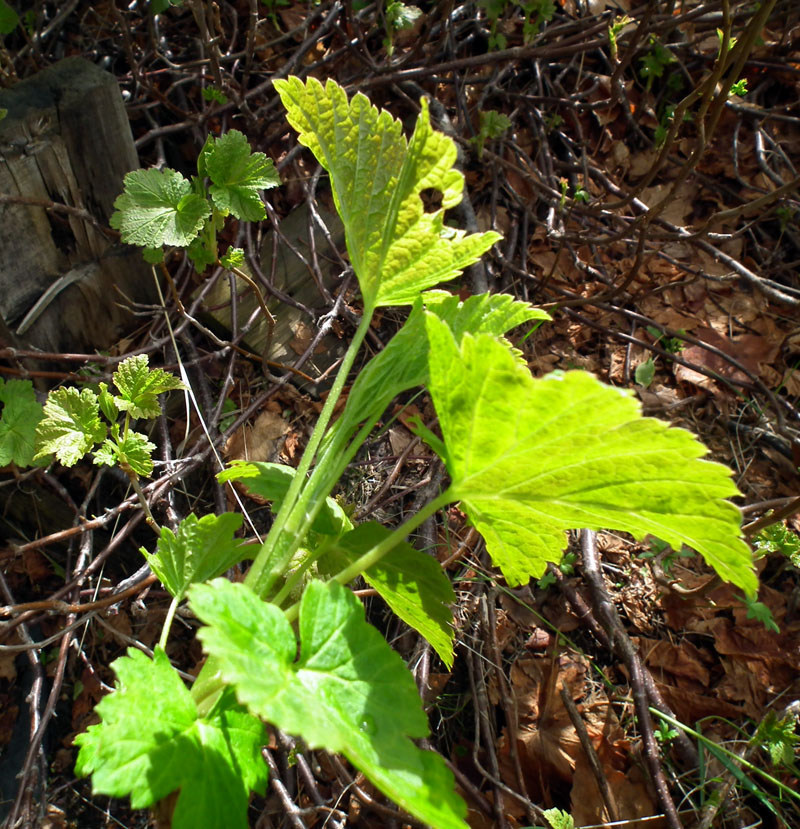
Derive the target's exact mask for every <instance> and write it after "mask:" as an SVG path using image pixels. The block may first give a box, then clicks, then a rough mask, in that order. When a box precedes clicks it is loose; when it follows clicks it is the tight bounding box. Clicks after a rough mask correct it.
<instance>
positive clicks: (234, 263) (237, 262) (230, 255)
mask: <svg viewBox="0 0 800 829" xmlns="http://www.w3.org/2000/svg"><path fill="white" fill-rule="evenodd" d="M219 261H220V262H221V263H222V267H224V268H227V269H228V270H233V268H241V267H242V265H244V251H243V250H242V249H241V248H229V249H228V252H227V253H226V254H225V255H224V256H222V257H220V260H219Z"/></svg>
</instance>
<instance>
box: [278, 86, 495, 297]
mask: <svg viewBox="0 0 800 829" xmlns="http://www.w3.org/2000/svg"><path fill="white" fill-rule="evenodd" d="M275 88H276V90H277V91H278V93H279V94H280V96H281V100H282V101H283V105H284V106H285V107H286V112H287V118H288V120H289V123H290V124H291V125H292V126H293V127H294V128H295V129H296V130H297V131H298V132H299V133H300V138H299V140H300V143H302V144H304V145H305V146H307V147H308V148H309V149H310V150H311V151H312V152H313V153H314V155H315V156H316V157H317V160H318V161H319V163H320V164H321V165H322V166H323V167H324V168H325V169H326V170H327V171H328V172H329V173H330V177H331V186H332V188H333V197H334V200H335V202H336V208H337V210H338V212H339V215H340V216H341V218H342V223H343V224H344V229H345V236H346V240H347V250H348V252H349V254H350V261H351V262H352V265H353V270H354V271H355V273H356V276H357V277H358V281H359V285H360V287H361V293H362V295H363V297H364V304H365V306H366V308H367V309H368V311H370V312H371V311H372V310H373V309H374V308H376V307H378V306H383V305H409V304H411V303H413V302H414V300H415V299H416V297H417V295H418V294H419V292H420V291H422V290H424V289H425V288H430V287H432V286H434V285H437V284H438V283H439V282H442V281H445V280H448V279H453V278H454V277H456V276H458V274H459V273H460V272H461V271H462V270H463V269H464V268H465V267H467V266H468V265H470V264H472V263H473V262H475V261H477V260H478V259H479V258H480V256H481V255H482V254H483V253H485V252H486V251H487V250H488V249H489V248H490V247H491V246H492V245H493V244H494V243H495V242H496V241H497V240H498V239H499V238H500V237H499V235H498V234H496V233H494V232H488V233H479V234H472V235H467V234H465V232H464V231H460V230H454V229H452V228H449V227H446V226H445V225H444V222H443V218H444V211H445V210H446V209H447V208H450V207H453V206H454V205H456V204H458V202H459V201H461V193H462V190H463V186H464V177H463V176H462V175H461V173H460V172H458V170H455V169H454V168H453V164H454V163H455V160H456V147H455V144H454V143H453V141H452V140H451V139H450V138H448V137H447V136H445V135H443V134H442V133H439V132H436V131H435V130H433V129H432V128H431V124H430V117H429V114H428V105H427V102H426V101H424V100H423V101H422V111H421V113H420V115H419V118H418V119H417V124H416V128H415V130H414V134H413V136H412V137H411V140H410V141H406V138H405V136H404V135H403V132H402V128H401V125H400V122H399V121H396V120H394V119H393V118H392V116H391V115H390V114H389V113H388V112H386V111H385V110H384V111H379V110H378V109H377V108H376V107H374V106H372V104H370V102H369V100H368V99H367V98H366V97H365V96H364V95H362V94H360V93H359V94H357V95H355V96H353V98H352V99H350V100H349V101H348V99H347V95H346V93H345V91H344V90H343V89H342V87H340V86H339V85H338V84H337V83H335V82H334V81H332V80H328V82H327V84H326V85H325V86H324V87H323V86H322V84H321V83H320V82H319V81H317V80H315V79H314V78H310V79H309V80H308V81H307V82H306V83H303V81H301V80H300V79H299V78H294V77H291V78H288V79H287V80H277V81H275ZM428 188H433V189H436V190H438V191H439V192H440V193H441V195H442V206H441V209H439V210H435V211H433V212H430V213H426V212H425V209H424V206H423V203H422V199H421V198H420V193H421V192H422V191H423V190H426V189H428Z"/></svg>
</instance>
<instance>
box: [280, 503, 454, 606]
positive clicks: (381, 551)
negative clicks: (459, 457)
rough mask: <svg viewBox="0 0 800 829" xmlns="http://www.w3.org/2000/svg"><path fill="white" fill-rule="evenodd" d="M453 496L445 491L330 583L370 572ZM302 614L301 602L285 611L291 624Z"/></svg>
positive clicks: (339, 573) (344, 580)
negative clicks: (370, 569)
mask: <svg viewBox="0 0 800 829" xmlns="http://www.w3.org/2000/svg"><path fill="white" fill-rule="evenodd" d="M453 500H454V498H453V495H452V492H451V490H450V489H447V490H445V491H444V492H443V493H442V494H441V495H439V496H438V498H434V499H433V501H431V502H430V503H429V504H426V505H425V506H424V507H423V508H422V509H421V510H420V511H419V512H418V513H417V514H416V515H414V516H412V517H411V518H409V520H408V521H406V522H405V523H404V524H401V525H400V526H399V527H398V528H397V529H396V530H394V532H392V533H390V534H389V535H387V536H386V538H384V539H383V541H381V542H380V544H376V545H375V546H374V547H373V548H372V549H371V550H369V551H368V552H366V553H364V555H363V556H361V557H360V558H357V559H356V560H355V561H354V562H353V563H352V564H350V565H348V566H347V567H345V568H344V570H340V571H339V572H338V573H337V574H336V575H335V576H334V577H333V578H332V579H331V580H330V581H337V582H339V584H347V583H348V582H349V581H352V580H353V579H354V578H356V576H360V575H361V574H362V573H363V572H364V571H365V570H369V568H370V567H372V566H373V565H374V564H377V563H378V562H379V561H380V560H381V559H382V558H383V557H384V556H385V555H386V554H387V553H388V552H390V551H391V550H393V549H394V548H395V547H396V546H397V545H398V544H399V543H400V542H401V541H405V539H406V538H407V537H408V535H409V534H410V533H412V532H413V531H414V530H415V529H416V528H417V527H419V526H420V524H422V523H423V522H424V521H426V520H427V519H428V518H430V517H431V516H432V515H433V514H434V513H436V512H437V511H438V510H440V509H441V508H442V507H444V506H447V504H449V503H450V502H451V501H453ZM299 612H300V602H296V603H295V604H293V605H292V606H291V607H289V608H287V609H286V611H285V615H286V618H287V619H288V620H289V621H290V622H294V621H295V619H297V615H298V613H299Z"/></svg>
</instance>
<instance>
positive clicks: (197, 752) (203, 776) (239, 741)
mask: <svg viewBox="0 0 800 829" xmlns="http://www.w3.org/2000/svg"><path fill="white" fill-rule="evenodd" d="M111 667H112V668H113V669H114V672H115V673H116V675H117V688H116V690H115V691H114V692H113V693H111V694H109V695H108V696H106V697H104V698H103V699H102V700H101V701H100V702H99V703H98V704H97V706H96V708H95V710H96V711H97V713H98V714H99V715H100V717H101V718H102V722H101V723H100V724H99V725H93V726H90V727H89V729H88V731H86V732H85V733H83V734H79V735H78V736H77V737H76V738H75V743H76V745H78V746H80V752H79V754H78V760H77V763H76V767H75V771H76V773H77V775H78V776H79V777H81V776H84V775H87V774H91V775H92V790H93V791H94V792H95V793H96V794H106V795H111V796H112V797H124V796H126V795H129V796H130V799H131V806H132V807H133V808H134V809H141V808H143V807H146V806H151V805H152V804H153V803H155V802H156V801H158V800H160V799H162V798H164V797H166V796H167V795H168V794H170V793H171V792H173V791H177V790H180V795H179V797H178V802H177V804H176V806H175V812H174V815H173V818H172V827H173V829H196V827H198V826H202V827H204V829H247V827H248V825H249V823H248V820H247V805H248V801H249V797H250V791H255V792H257V793H259V794H261V793H263V792H264V790H265V786H266V779H267V773H266V766H265V765H264V762H263V760H262V759H261V746H262V745H263V743H264V742H265V734H264V728H263V726H262V725H261V723H260V722H259V721H258V720H257V719H255V718H254V717H252V716H250V715H249V714H247V713H246V712H245V711H242V710H241V709H239V708H238V706H231V705H230V704H228V705H227V706H225V705H220V706H218V707H217V708H216V709H214V711H212V713H211V715H210V716H208V717H204V718H200V717H198V714H197V708H196V706H195V703H194V701H193V700H192V696H191V694H190V693H189V691H188V690H187V688H186V686H185V685H184V684H183V681H182V680H181V678H180V677H179V676H178V674H177V673H176V672H175V670H174V669H173V668H172V666H171V665H170V663H169V659H168V658H167V656H166V654H165V653H164V651H163V650H161V649H160V648H156V651H155V657H154V659H152V660H151V659H150V658H149V657H147V656H146V655H145V654H143V653H142V652H141V651H138V650H135V649H133V648H131V649H129V650H128V655H127V656H125V657H122V658H120V659H117V660H116V661H115V662H114V663H113V664H112V666H111Z"/></svg>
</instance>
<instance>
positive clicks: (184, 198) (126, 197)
mask: <svg viewBox="0 0 800 829" xmlns="http://www.w3.org/2000/svg"><path fill="white" fill-rule="evenodd" d="M114 207H115V208H116V212H115V213H113V214H112V216H111V218H110V219H109V224H110V225H111V227H113V228H115V229H116V230H119V231H120V232H121V238H122V241H123V242H125V243H126V244H129V245H140V246H141V247H144V248H157V247H160V246H161V245H179V246H180V247H186V245H188V244H189V243H190V242H191V241H192V239H194V237H195V236H197V234H198V233H199V232H200V229H201V228H202V226H203V222H204V221H205V220H206V218H207V217H208V216H209V215H210V214H211V207H210V205H209V204H208V202H207V201H206V200H205V199H204V198H203V197H202V196H198V195H197V194H195V193H192V185H191V184H190V183H189V182H188V181H187V180H186V179H185V178H184V177H183V176H182V175H181V174H180V173H178V172H176V171H175V170H170V169H169V168H166V169H164V170H156V169H151V170H133V171H131V172H130V173H128V174H127V175H126V176H125V189H124V192H123V193H122V195H120V196H118V197H117V199H116V201H115V202H114Z"/></svg>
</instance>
